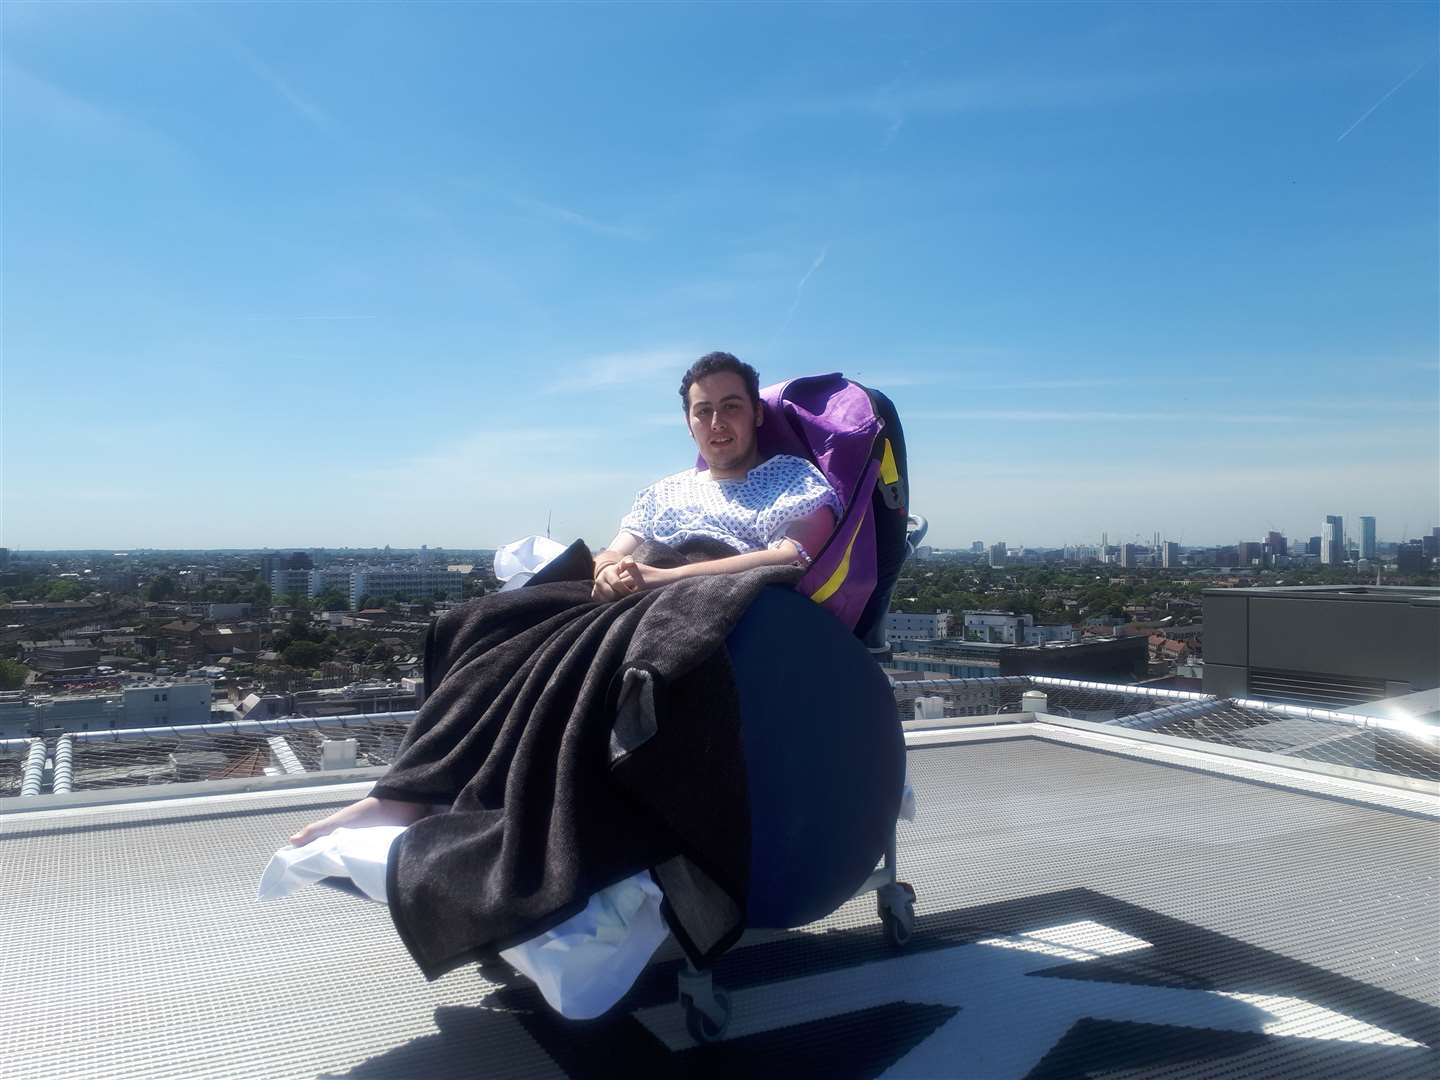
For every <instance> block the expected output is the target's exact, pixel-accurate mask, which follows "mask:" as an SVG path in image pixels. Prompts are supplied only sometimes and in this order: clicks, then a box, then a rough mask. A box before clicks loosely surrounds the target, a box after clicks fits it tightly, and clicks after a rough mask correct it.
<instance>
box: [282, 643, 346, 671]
mask: <svg viewBox="0 0 1440 1080" xmlns="http://www.w3.org/2000/svg"><path fill="white" fill-rule="evenodd" d="M332 655H334V654H333V653H331V651H330V650H329V649H327V648H325V646H323V645H321V644H320V643H319V642H316V641H292V642H291V643H290V644H289V645H287V646H285V651H284V652H282V653H281V654H280V659H282V660H284V661H285V663H286V664H288V665H289V666H290V667H294V668H313V667H318V666H319V665H320V664H323V663H324V662H325V661H326V660H329V659H330V658H331V656H332Z"/></svg>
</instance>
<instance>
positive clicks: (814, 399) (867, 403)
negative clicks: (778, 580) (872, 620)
mask: <svg viewBox="0 0 1440 1080" xmlns="http://www.w3.org/2000/svg"><path fill="white" fill-rule="evenodd" d="M760 399H761V402H762V404H763V406H764V409H765V422H764V423H763V424H762V425H761V426H760V430H759V432H758V438H757V442H758V447H759V451H760V456H761V457H767V458H768V457H773V456H774V455H775V454H793V455H795V456H796V457H802V458H805V459H807V460H809V461H811V462H814V464H815V465H816V467H817V468H819V470H820V471H821V472H822V473H824V474H825V478H826V479H827V480H829V481H830V485H831V486H832V487H833V488H834V489H835V491H836V493H837V494H838V495H839V496H840V502H841V504H842V505H843V506H844V507H845V516H844V517H843V518H842V519H841V521H840V525H839V527H838V528H837V529H836V530H835V533H834V535H833V536H832V537H831V539H830V542H829V543H828V544H826V545H825V547H824V549H823V550H822V551H821V552H820V554H819V555H818V556H816V558H815V561H814V562H813V563H811V564H810V568H809V569H808V570H807V571H806V572H805V576H804V577H803V578H801V579H800V582H799V584H797V585H796V586H795V588H796V590H797V591H799V592H800V593H803V594H804V595H805V596H808V597H810V598H811V599H812V600H814V601H815V602H816V603H818V604H820V605H821V606H823V607H824V608H825V609H826V610H827V611H829V612H830V613H831V614H833V615H834V616H835V617H836V618H838V619H839V620H840V621H841V622H843V623H844V624H845V625H846V626H848V627H849V628H850V629H852V630H853V629H855V626H856V623H857V622H859V620H860V616H861V614H862V613H863V612H864V610H865V605H866V603H867V602H868V601H869V600H870V595H871V593H872V592H874V590H875V582H876V573H877V562H876V544H875V517H874V514H873V512H872V508H871V502H872V499H871V496H872V494H873V493H874V490H875V483H876V480H877V478H878V477H879V473H880V460H879V458H878V457H877V454H876V445H877V440H878V438H879V436H880V434H881V432H882V431H883V430H884V428H885V423H884V421H883V420H881V418H880V417H879V416H877V415H876V413H875V408H874V406H873V404H872V403H871V400H870V395H869V394H868V393H866V391H865V388H864V387H863V386H860V385H858V384H857V383H853V382H851V381H850V380H849V379H846V378H845V377H844V376H843V375H840V374H838V373H836V374H829V375H807V376H805V377H803V378H799V379H791V380H790V381H788V382H783V383H777V384H775V385H774V386H767V387H765V388H764V389H763V390H761V391H760ZM696 464H697V465H698V466H699V467H700V468H704V466H705V462H704V460H703V459H700V460H699V461H697V463H696Z"/></svg>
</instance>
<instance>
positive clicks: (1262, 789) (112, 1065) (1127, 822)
mask: <svg viewBox="0 0 1440 1080" xmlns="http://www.w3.org/2000/svg"><path fill="white" fill-rule="evenodd" d="M1041 726H1043V725H1037V726H1036V727H1037V728H1038V727H1041ZM927 738H936V736H933V735H930V736H927ZM940 738H941V739H942V741H943V736H942V737H940ZM956 738H958V739H965V740H968V741H962V742H958V743H955V744H953V745H935V746H926V747H923V748H921V747H918V746H917V747H915V748H912V750H911V754H910V759H911V775H912V779H913V781H914V783H915V786H916V787H917V789H918V793H919V802H920V817H919V819H918V821H917V822H916V823H915V824H914V825H913V826H902V828H901V831H900V847H899V860H900V876H901V878H902V879H904V880H908V881H910V882H912V883H913V884H914V885H915V887H916V889H917V892H918V895H919V900H918V905H917V910H918V916H919V918H918V923H917V927H916V934H915V938H914V940H913V941H912V944H911V946H910V948H909V949H908V950H906V951H905V952H904V953H898V954H896V953H891V952H890V951H889V950H888V949H887V947H886V946H885V945H884V944H883V941H882V936H881V934H880V928H879V924H878V920H877V919H876V917H875V911H874V906H873V904H874V900H873V897H870V898H866V899H862V900H857V901H854V902H852V903H850V904H848V905H846V906H845V907H843V908H842V909H841V910H840V911H838V912H836V913H835V915H833V916H832V917H830V918H829V919H826V920H824V921H823V922H821V923H818V924H816V925H814V926H811V927H807V928H804V929H802V930H798V931H792V932H786V933H768V934H763V935H760V934H756V935H749V936H747V937H746V939H745V940H744V941H742V942H741V944H740V945H739V946H737V947H736V948H735V949H733V950H732V951H731V952H730V953H729V954H728V955H727V956H726V957H725V958H724V959H723V960H722V962H721V963H720V965H719V967H718V968H717V981H719V982H720V983H721V984H723V985H725V986H726V987H728V988H729V990H730V993H731V996H732V999H733V1001H734V1005H735V1016H734V1020H733V1022H732V1029H731V1031H730V1032H729V1033H728V1037H727V1039H726V1041H725V1042H722V1043H720V1044H717V1045H713V1046H708V1047H695V1046H693V1045H692V1044H691V1043H690V1041H689V1038H688V1036H687V1035H686V1034H685V1030H684V1026H683V1019H682V1014H681V1011H680V1009H679V1007H678V1006H677V1005H676V1004H675V1003H674V993H675V989H674V987H675V984H674V973H675V967H676V963H677V960H676V954H675V953H674V951H673V949H671V948H670V947H668V946H667V947H666V949H665V950H664V951H662V954H661V955H660V956H659V957H658V958H657V961H656V963H655V964H653V965H652V967H651V969H650V970H649V971H648V972H647V973H646V975H645V976H643V977H642V979H641V982H640V984H639V985H637V987H636V989H635V991H634V992H633V993H632V995H631V997H630V998H629V999H628V1000H627V1001H626V1002H625V1003H623V1004H622V1006H621V1007H620V1008H619V1009H617V1010H616V1012H615V1013H614V1014H613V1015H611V1016H610V1017H607V1018H605V1019H604V1020H602V1021H598V1022H594V1023H589V1024H572V1023H567V1022H565V1021H563V1020H560V1019H558V1018H556V1017H554V1016H552V1015H551V1014H549V1013H548V1011H547V1010H546V1009H545V1007H544V1005H543V1004H542V1003H541V1002H540V1001H539V998H538V995H536V994H535V993H534V992H533V990H532V989H531V988H529V987H527V986H525V985H523V984H522V983H516V984H514V985H511V986H501V985H499V984H497V983H495V982H491V981H488V980H487V979H485V978H482V977H481V976H480V975H479V974H478V973H477V971H476V970H475V969H473V968H471V969H466V970H463V971H459V972H456V973H454V974H451V975H448V976H446V977H444V978H443V979H441V980H439V981H438V982H436V983H433V984H427V983H425V981H424V980H423V979H422V978H421V977H420V976H419V974H418V972H417V971H416V970H415V968H414V965H413V964H412V963H411V961H410V960H409V958H408V957H407V956H406V954H405V952H404V949H403V948H402V947H401V945H400V943H399V942H398V941H397V940H396V937H395V935H394V933H393V931H392V929H391V926H390V924H389V920H388V917H387V913H386V912H385V910H384V909H383V908H380V907H377V906H374V905H369V904H366V903H364V902H361V901H358V900H355V899H352V898H351V897H349V896H347V895H344V894H341V893H337V892H333V891H331V890H327V889H324V888H321V887H312V888H311V889H309V890H307V891H306V892H303V893H301V894H299V895H297V896H295V897H292V898H290V899H287V900H284V901H279V902H276V903H273V904H265V905H262V904H259V903H257V902H256V901H255V900H254V899H253V897H254V890H255V884H256V880H257V877H258V874H259V872H260V869H261V867H262V866H263V865H264V862H265V860H266V858H267V857H268V855H269V854H270V852H271V851H272V850H273V849H274V848H275V847H276V846H277V845H278V844H279V843H280V842H281V839H282V838H283V837H284V836H285V835H286V834H287V833H288V832H290V831H292V830H293V829H294V828H295V827H296V826H298V825H300V824H302V823H304V822H306V821H309V820H312V819H314V818H315V817H317V816H319V815H321V814H323V813H325V812H328V807H331V806H334V805H337V804H339V803H341V802H343V801H346V800H348V799H350V798H353V797H355V795H356V794H357V793H358V790H363V789H355V790H337V789H334V788H331V789H325V790H319V791H315V790H302V791H298V792H283V793H279V794H260V795H243V796H235V797H224V798H217V799H177V800H173V801H170V802H162V803H153V804H149V805H142V806H131V807H120V808H115V807H109V808H97V809H92V810H81V811H45V812H39V813H26V814H14V813H12V814H10V815H7V816H4V817H0V837H3V838H0V861H3V866H4V867H5V880H6V892H7V895H6V902H5V913H6V918H5V919H4V920H0V980H3V981H0V985H3V986H4V987H5V995H6V1006H7V1007H6V1011H5V1037H4V1039H3V1040H0V1075H5V1076H7V1077H12V1076H13V1077H20V1078H29V1077H75V1076H94V1077H107V1078H109V1077H116V1078H120V1077H186V1078H190V1077H206V1076H217V1077H218V1076H231V1077H259V1076H263V1077H289V1076H296V1077H302V1076H346V1077H422V1076H423V1077H476V1076H486V1077H506V1076H546V1075H571V1076H597V1077H599V1076H615V1075H634V1076H646V1077H650V1076H666V1075H674V1076H681V1075H717V1076H722V1075H723V1076H743V1075H747V1074H748V1075H756V1076H768V1075H787V1074H792V1073H793V1074H797V1075H827V1076H879V1075H882V1074H885V1075H897V1076H904V1075H909V1076H935V1075H947V1076H962V1077H984V1076H1024V1075H1033V1076H1047V1075H1048V1076H1074V1075H1081V1074H1084V1073H1092V1074H1093V1073H1099V1072H1114V1073H1119V1074H1124V1075H1135V1076H1161V1075H1164V1076H1192V1075H1198V1076H1247V1075H1255V1076H1260V1075H1266V1076H1269V1075H1285V1074H1287V1073H1288V1074H1290V1075H1295V1076H1307V1077H1308V1076H1317V1075H1341V1074H1343V1075H1410V1076H1428V1075H1434V1072H1435V1065H1436V1058H1435V1055H1434V1051H1433V1050H1432V1049H1431V1047H1434V1046H1435V1045H1437V1043H1440V1009H1437V1006H1440V991H1437V972H1440V962H1437V946H1436V936H1435V919H1434V914H1435V911H1436V909H1437V902H1440V896H1437V886H1436V858H1435V856H1436V846H1435V845H1436V818H1435V817H1434V816H1433V815H1432V814H1429V813H1425V812H1416V811H1413V810H1412V811H1408V812H1407V811H1404V810H1397V809H1395V808H1393V807H1387V806H1385V805H1378V804H1375V803H1372V802H1367V800H1366V799H1365V798H1363V797H1360V795H1362V794H1363V793H1360V794H1356V792H1355V791H1352V792H1351V796H1354V797H1351V796H1347V795H1344V794H1330V795H1326V794H1323V793H1322V794H1316V793H1308V792H1301V791H1295V790H1289V789H1287V788H1286V787H1285V786H1284V784H1283V783H1279V782H1275V783H1259V782H1254V780H1253V779H1246V778H1241V777H1231V776H1226V775H1220V774H1217V773H1213V772H1206V771H1204V770H1197V769H1193V768H1177V767H1174V766H1173V765H1170V764H1166V763H1163V762H1162V761H1160V760H1151V759H1147V757H1146V754H1147V753H1148V750H1147V748H1146V747H1145V746H1142V745H1138V744H1137V746H1136V747H1135V748H1134V752H1133V756H1122V755H1119V754H1116V753H1110V752H1102V751H1100V750H1097V749H1095V748H1093V747H1087V746H1082V745H1075V744H1069V743H1066V742H1064V741H1057V740H1056V739H1051V738H1045V737H1040V736H1037V735H1035V734H1033V733H1029V730H1028V729H1024V728H1018V727H1015V726H1013V725H1011V726H1008V728H1007V727H996V728H989V729H983V728H982V729H976V730H974V731H970V732H966V733H964V734H963V735H957V736H956ZM1221 767H1222V768H1223V767H1224V766H1223V763H1222V764H1221ZM1357 790H1358V789H1357ZM1381 802H1382V803H1383V796H1382V798H1381ZM17 804H18V803H11V804H10V805H11V806H15V805H17Z"/></svg>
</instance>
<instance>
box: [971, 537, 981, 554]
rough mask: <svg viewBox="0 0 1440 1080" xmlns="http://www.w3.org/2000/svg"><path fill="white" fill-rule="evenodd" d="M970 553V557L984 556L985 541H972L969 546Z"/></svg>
mask: <svg viewBox="0 0 1440 1080" xmlns="http://www.w3.org/2000/svg"><path fill="white" fill-rule="evenodd" d="M970 553H971V554H972V555H984V554H985V541H984V540H974V541H972V542H971V544H970Z"/></svg>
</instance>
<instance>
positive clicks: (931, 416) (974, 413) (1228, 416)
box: [905, 408, 1302, 424]
mask: <svg viewBox="0 0 1440 1080" xmlns="http://www.w3.org/2000/svg"><path fill="white" fill-rule="evenodd" d="M905 419H906V420H907V421H908V420H970V421H975V422H979V423H987V422H993V423H1014V422H1027V421H1036V422H1044V423H1057V424H1064V423H1071V424H1102V423H1104V424H1108V423H1137V424H1140V423H1150V424H1172V423H1179V422H1182V421H1183V422H1195V421H1197V420H1204V421H1205V422H1206V423H1220V424H1297V423H1299V422H1300V421H1301V420H1302V417H1299V416H1289V415H1286V414H1283V413H1225V412H1212V411H1208V410H1205V409H1200V408H1197V409H1192V410H1188V411H1184V412H1145V411H1140V412H1127V411H1118V410H1108V409H912V410H910V411H908V412H907V413H906V414H905Z"/></svg>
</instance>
